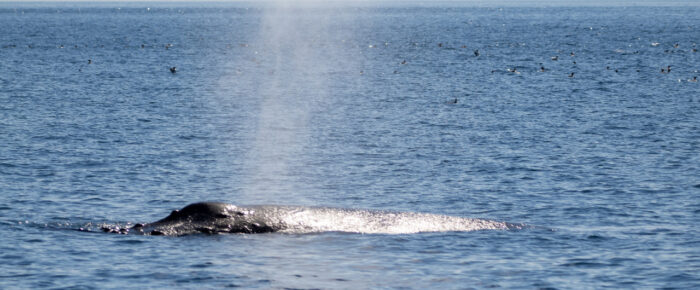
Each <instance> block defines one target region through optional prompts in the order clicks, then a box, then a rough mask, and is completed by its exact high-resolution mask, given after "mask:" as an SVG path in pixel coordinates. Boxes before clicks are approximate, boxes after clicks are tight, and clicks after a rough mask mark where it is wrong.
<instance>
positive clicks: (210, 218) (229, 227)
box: [132, 202, 274, 236]
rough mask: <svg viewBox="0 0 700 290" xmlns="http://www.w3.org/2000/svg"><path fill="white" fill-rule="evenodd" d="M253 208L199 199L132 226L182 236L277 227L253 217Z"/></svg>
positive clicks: (151, 232)
mask: <svg viewBox="0 0 700 290" xmlns="http://www.w3.org/2000/svg"><path fill="white" fill-rule="evenodd" d="M253 213H254V212H253V211H252V210H248V209H244V208H239V207H237V206H235V205H232V204H227V203H220V202H199V203H193V204H190V205H188V206H186V207H184V208H182V209H180V210H174V211H172V212H171V213H170V215H168V216H167V217H165V218H164V219H161V220H159V221H156V222H153V223H149V224H136V225H134V227H133V228H132V229H133V230H136V231H138V232H141V233H143V234H147V235H168V236H180V235H187V234H194V233H207V234H216V233H258V232H271V231H274V229H272V228H269V227H268V226H266V225H261V224H260V223H257V222H255V221H254V220H253V218H252V214H253Z"/></svg>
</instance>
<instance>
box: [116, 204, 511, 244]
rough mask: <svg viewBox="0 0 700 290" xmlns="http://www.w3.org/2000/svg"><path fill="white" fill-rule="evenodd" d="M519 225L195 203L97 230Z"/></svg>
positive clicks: (413, 229) (372, 230)
mask: <svg viewBox="0 0 700 290" xmlns="http://www.w3.org/2000/svg"><path fill="white" fill-rule="evenodd" d="M522 227H523V226H522V225H519V224H511V223H506V222H498V221H491V220H485V219H475V218H463V217H455V216H447V215H437V214H428V213H413V212H391V211H379V210H363V209H342V208H330V207H305V206H273V205H257V206H236V205H233V204H228V203H221V202H199V203H193V204H190V205H188V206H185V207H184V208H182V209H180V210H174V211H172V212H171V213H170V215H168V216H167V217H165V218H163V219H161V220H158V221H155V222H152V223H144V224H141V223H138V224H134V225H133V226H131V227H126V228H120V227H117V226H103V227H102V230H103V231H105V232H111V233H121V234H143V235H166V236H182V235H190V234H198V233H204V234H221V233H245V234H252V233H271V232H281V233H317V232H349V233H367V234H408V233H418V232H446V231H475V230H489V229H490V230H495V229H502V230H503V229H520V228H522Z"/></svg>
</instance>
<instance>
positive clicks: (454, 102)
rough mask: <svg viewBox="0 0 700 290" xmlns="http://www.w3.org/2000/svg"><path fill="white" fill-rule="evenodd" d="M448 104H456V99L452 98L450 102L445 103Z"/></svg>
mask: <svg viewBox="0 0 700 290" xmlns="http://www.w3.org/2000/svg"><path fill="white" fill-rule="evenodd" d="M447 103H448V104H456V103H457V98H454V99H452V100H449V101H447Z"/></svg>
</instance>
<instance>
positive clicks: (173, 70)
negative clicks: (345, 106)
mask: <svg viewBox="0 0 700 290" xmlns="http://www.w3.org/2000/svg"><path fill="white" fill-rule="evenodd" d="M413 45H417V44H416V43H413ZM659 45H660V43H658V42H652V43H651V46H652V47H657V46H659ZM86 46H87V45H86ZM173 46H174V45H173V44H171V43H168V44H165V45H164V48H165V49H166V50H169V49H170V48H172V47H173ZM240 46H241V47H248V46H249V45H248V44H240ZM16 47H17V45H14V44H10V45H3V46H2V48H3V49H8V48H16ZM74 47H75V48H79V46H78V45H75V46H74ZM101 47H104V45H102V46H101ZM140 47H141V48H142V49H144V48H147V47H149V46H147V45H146V44H141V45H140ZM230 47H231V45H227V48H230ZM374 47H377V46H376V45H369V48H374ZM437 47H438V48H446V45H444V44H443V43H441V42H440V43H438V44H437ZM679 47H680V44H678V43H675V44H674V45H673V48H674V49H678V48H679ZM27 48H29V49H32V48H34V46H32V45H31V44H30V45H27ZM57 48H60V49H63V48H65V46H64V45H58V46H57ZM461 48H462V49H467V46H466V45H462V46H461ZM688 51H689V52H691V53H696V52H697V51H698V49H697V48H696V44H695V43H692V48H691V49H690V50H688ZM664 52H665V53H673V52H675V50H670V49H666V50H665V51H664ZM481 55H482V52H481V51H480V50H479V49H475V50H474V51H473V56H474V57H477V58H478V57H480V56H481ZM575 55H576V54H575V53H574V52H571V53H570V54H569V56H570V57H571V59H572V64H574V65H576V64H577V63H576V60H575V59H574V56H575ZM550 60H551V61H553V62H554V61H559V60H560V57H559V55H554V56H552V57H551V58H550ZM92 63H93V61H92V59H88V60H87V64H88V65H90V64H92ZM407 63H408V61H407V60H405V59H404V60H402V61H401V62H400V64H401V65H406V64H407ZM168 69H169V70H170V72H171V73H172V74H176V73H177V72H178V69H177V67H176V66H168ZM605 69H606V70H610V71H614V72H615V73H618V72H619V70H618V69H613V68H611V67H610V66H606V68H605ZM79 70H80V71H82V67H81V68H80V69H79ZM548 70H549V69H547V68H545V66H544V65H543V64H542V63H540V64H539V69H538V70H537V72H546V71H548ZM636 71H637V72H640V69H636ZM671 71H672V65H665V66H662V67H661V68H660V73H661V74H670V73H671ZM495 72H507V73H510V74H521V73H522V72H521V71H520V70H518V69H517V67H509V68H506V69H505V70H500V69H493V70H491V73H495ZM359 73H360V74H364V71H362V70H361V71H360V72H359ZM394 73H395V74H397V73H399V72H398V70H395V71H394ZM694 73H698V70H695V71H694ZM575 76H576V73H575V72H573V71H572V72H571V73H569V74H568V77H569V78H574V77H575ZM678 81H679V82H682V81H683V80H682V79H678ZM685 81H687V82H698V77H697V76H692V78H689V79H686V80H685ZM454 103H456V100H454Z"/></svg>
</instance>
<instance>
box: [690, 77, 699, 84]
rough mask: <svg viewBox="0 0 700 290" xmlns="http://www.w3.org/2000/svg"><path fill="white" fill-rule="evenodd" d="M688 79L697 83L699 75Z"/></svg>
mask: <svg viewBox="0 0 700 290" xmlns="http://www.w3.org/2000/svg"><path fill="white" fill-rule="evenodd" d="M688 81H689V82H692V83H697V82H698V77H697V76H694V77H693V78H692V79H689V80H688Z"/></svg>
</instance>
